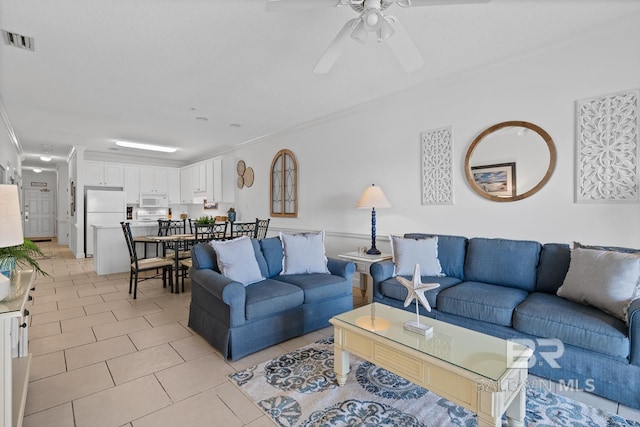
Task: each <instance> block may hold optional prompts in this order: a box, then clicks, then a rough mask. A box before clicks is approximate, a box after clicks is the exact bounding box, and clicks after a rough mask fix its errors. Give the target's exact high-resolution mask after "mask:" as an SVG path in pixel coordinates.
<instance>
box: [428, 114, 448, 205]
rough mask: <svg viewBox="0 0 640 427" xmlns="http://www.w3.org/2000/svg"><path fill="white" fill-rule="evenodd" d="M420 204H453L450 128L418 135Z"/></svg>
mask: <svg viewBox="0 0 640 427" xmlns="http://www.w3.org/2000/svg"><path fill="white" fill-rule="evenodd" d="M420 147H421V163H422V204H423V205H450V204H453V134H452V131H451V126H448V127H443V128H439V129H433V130H429V131H425V132H422V133H421V134H420Z"/></svg>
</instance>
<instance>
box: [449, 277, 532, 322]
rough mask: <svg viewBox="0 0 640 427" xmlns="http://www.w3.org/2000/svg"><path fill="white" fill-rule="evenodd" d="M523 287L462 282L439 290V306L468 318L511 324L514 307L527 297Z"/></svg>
mask: <svg viewBox="0 0 640 427" xmlns="http://www.w3.org/2000/svg"><path fill="white" fill-rule="evenodd" d="M527 295H529V294H528V292H526V291H523V290H522V289H516V288H507V287H505V286H497V285H490V284H487V283H479V282H464V283H460V284H459V285H456V286H453V287H450V288H448V289H445V290H444V291H442V292H440V294H438V305H437V307H438V310H440V311H442V312H444V313H450V314H455V315H458V316H462V317H467V318H469V319H476V320H482V321H483V322H489V323H495V324H497V325H502V326H511V319H512V315H513V310H514V309H515V308H516V306H517V305H518V304H520V303H521V302H522V301H523V300H524V299H525V298H526V297H527Z"/></svg>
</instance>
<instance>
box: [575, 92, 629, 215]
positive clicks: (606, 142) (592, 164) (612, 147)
mask: <svg viewBox="0 0 640 427" xmlns="http://www.w3.org/2000/svg"><path fill="white" fill-rule="evenodd" d="M639 95H640V91H639V90H629V91H625V92H619V93H614V94H610V95H605V96H601V97H597V98H591V99H584V100H581V101H578V102H577V106H576V108H577V126H576V202H582V203H587V202H599V203H605V202H638V201H640V196H639V193H640V191H639V188H638V172H639V167H638V154H639V150H638V145H639V143H640V140H639V137H638V129H639V127H640V108H639V105H638V97H639Z"/></svg>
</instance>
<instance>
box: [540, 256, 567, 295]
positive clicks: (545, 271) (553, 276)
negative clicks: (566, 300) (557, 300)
mask: <svg viewBox="0 0 640 427" xmlns="http://www.w3.org/2000/svg"><path fill="white" fill-rule="evenodd" d="M570 261H571V248H570V247H569V245H567V244H566V243H546V244H545V245H544V246H542V252H540V263H539V264H538V277H537V279H536V292H546V293H549V294H555V293H556V292H557V291H558V288H559V287H560V285H562V282H564V278H565V276H566V275H567V271H569V262H570Z"/></svg>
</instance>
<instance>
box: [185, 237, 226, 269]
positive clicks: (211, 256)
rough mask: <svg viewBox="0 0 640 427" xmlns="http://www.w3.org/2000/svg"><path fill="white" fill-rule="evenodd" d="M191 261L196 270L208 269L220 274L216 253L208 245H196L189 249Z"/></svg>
mask: <svg viewBox="0 0 640 427" xmlns="http://www.w3.org/2000/svg"><path fill="white" fill-rule="evenodd" d="M191 260H192V262H193V268H195V269H196V270H202V269H209V270H213V271H216V272H218V273H220V270H219V269H218V259H217V258H216V252H215V251H214V250H213V248H212V247H211V245H209V244H208V243H198V244H197V245H194V246H193V247H192V248H191Z"/></svg>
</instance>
